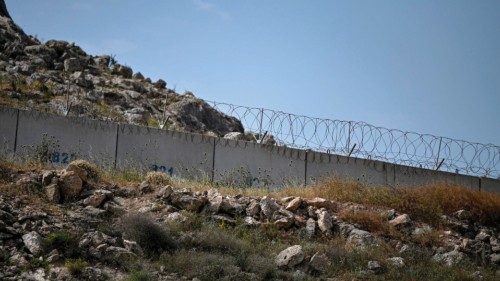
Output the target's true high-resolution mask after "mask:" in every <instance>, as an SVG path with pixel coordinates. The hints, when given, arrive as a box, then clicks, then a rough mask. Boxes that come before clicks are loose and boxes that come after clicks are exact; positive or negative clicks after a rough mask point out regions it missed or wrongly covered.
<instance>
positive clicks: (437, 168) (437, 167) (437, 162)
mask: <svg viewBox="0 0 500 281" xmlns="http://www.w3.org/2000/svg"><path fill="white" fill-rule="evenodd" d="M442 142H443V137H440V138H439V146H438V153H437V157H436V170H439V168H440V167H441V165H442V164H443V161H444V158H443V160H441V163H439V156H441V155H440V154H441V143H442Z"/></svg>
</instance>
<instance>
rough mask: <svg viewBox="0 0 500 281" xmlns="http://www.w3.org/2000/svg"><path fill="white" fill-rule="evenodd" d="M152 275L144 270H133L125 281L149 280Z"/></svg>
mask: <svg viewBox="0 0 500 281" xmlns="http://www.w3.org/2000/svg"><path fill="white" fill-rule="evenodd" d="M149 280H151V276H150V275H149V274H148V273H146V272H144V271H134V272H132V273H131V274H130V275H129V276H128V277H127V279H125V281H149Z"/></svg>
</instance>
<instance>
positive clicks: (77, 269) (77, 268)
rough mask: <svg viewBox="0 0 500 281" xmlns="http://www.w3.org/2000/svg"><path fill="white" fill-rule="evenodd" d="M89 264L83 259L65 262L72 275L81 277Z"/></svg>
mask: <svg viewBox="0 0 500 281" xmlns="http://www.w3.org/2000/svg"><path fill="white" fill-rule="evenodd" d="M88 265H89V264H88V263H87V262H86V261H84V260H82V259H67V260H66V261H65V262H64V267H66V269H68V271H69V273H70V274H71V275H79V274H81V273H82V272H83V270H84V269H85V268H86V267H87V266H88Z"/></svg>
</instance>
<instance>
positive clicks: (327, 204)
mask: <svg viewBox="0 0 500 281" xmlns="http://www.w3.org/2000/svg"><path fill="white" fill-rule="evenodd" d="M305 202H306V204H307V205H309V206H313V207H315V208H318V209H321V208H325V209H327V210H334V209H335V204H334V203H333V202H332V201H330V200H326V199H323V198H318V197H316V198H313V199H306V200H305Z"/></svg>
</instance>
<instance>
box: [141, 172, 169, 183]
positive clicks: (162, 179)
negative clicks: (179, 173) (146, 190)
mask: <svg viewBox="0 0 500 281" xmlns="http://www.w3.org/2000/svg"><path fill="white" fill-rule="evenodd" d="M146 182H147V183H149V184H151V185H156V186H165V185H171V184H172V179H171V178H170V176H168V175H167V174H165V173H162V172H148V173H147V174H146Z"/></svg>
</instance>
